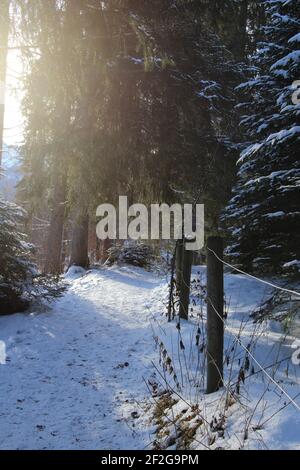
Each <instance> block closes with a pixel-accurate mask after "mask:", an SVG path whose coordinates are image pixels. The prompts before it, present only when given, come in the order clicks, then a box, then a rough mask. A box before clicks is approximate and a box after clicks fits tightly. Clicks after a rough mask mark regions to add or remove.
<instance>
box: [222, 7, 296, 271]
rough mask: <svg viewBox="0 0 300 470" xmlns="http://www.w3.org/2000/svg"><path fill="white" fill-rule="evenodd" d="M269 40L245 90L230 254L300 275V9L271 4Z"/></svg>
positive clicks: (250, 264) (255, 266)
mask: <svg viewBox="0 0 300 470" xmlns="http://www.w3.org/2000/svg"><path fill="white" fill-rule="evenodd" d="M265 6H266V14H267V23H266V25H265V26H264V27H263V30H262V33H263V41H262V42H261V43H260V44H259V46H258V51H257V53H256V54H255V55H254V56H253V68H254V70H255V74H254V75H253V77H252V79H250V80H249V81H248V82H246V83H243V84H242V85H241V86H240V87H239V90H240V91H241V93H242V96H243V98H244V101H243V103H242V104H241V105H240V108H241V109H242V110H243V118H242V122H241V125H242V128H243V129H244V131H245V134H246V137H247V139H248V145H247V146H246V148H245V150H244V151H243V152H242V154H241V157H240V159H239V162H238V182H237V185H236V187H235V190H234V196H233V198H232V200H231V202H230V204H229V206H228V208H227V211H226V214H225V220H226V224H227V225H228V226H229V231H230V233H231V236H232V239H231V245H230V247H229V249H228V253H229V254H230V256H231V258H232V259H233V260H235V262H238V263H240V264H241V265H242V266H244V267H245V268H246V269H247V270H249V271H257V272H292V271H295V272H297V271H298V270H299V267H300V253H299V245H300V230H299V229H300V212H299V196H300V185H299V182H300V180H299V178H300V170H299V143H300V126H299V113H300V105H299V100H298V103H297V102H293V99H292V96H293V93H294V91H295V90H294V85H293V84H294V83H295V81H296V80H297V79H299V65H300V47H299V42H300V35H299V31H300V3H299V1H298V0H288V1H283V0H269V1H266V2H265Z"/></svg>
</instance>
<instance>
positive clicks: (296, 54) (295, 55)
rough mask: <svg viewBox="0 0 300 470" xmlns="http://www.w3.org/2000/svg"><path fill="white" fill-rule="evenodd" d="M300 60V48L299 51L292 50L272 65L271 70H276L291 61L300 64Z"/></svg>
mask: <svg viewBox="0 0 300 470" xmlns="http://www.w3.org/2000/svg"><path fill="white" fill-rule="evenodd" d="M299 61H300V50H299V51H292V52H290V53H289V54H287V55H286V56H285V57H282V58H281V59H279V60H277V62H275V64H273V65H272V67H271V70H274V69H276V68H279V67H286V66H287V65H288V64H289V63H290V62H294V63H295V64H298V63H299Z"/></svg>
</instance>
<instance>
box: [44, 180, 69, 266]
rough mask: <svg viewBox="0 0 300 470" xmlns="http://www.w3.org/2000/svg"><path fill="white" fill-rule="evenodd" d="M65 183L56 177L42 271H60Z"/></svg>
mask: <svg viewBox="0 0 300 470" xmlns="http://www.w3.org/2000/svg"><path fill="white" fill-rule="evenodd" d="M65 197H66V184H65V181H64V179H62V178H58V179H57V181H56V184H55V188H54V198H53V207H52V211H51V219H50V227H49V235H48V241H47V252H46V261H45V267H44V271H45V272H46V273H50V274H60V273H61V271H62V241H63V230H64V219H65Z"/></svg>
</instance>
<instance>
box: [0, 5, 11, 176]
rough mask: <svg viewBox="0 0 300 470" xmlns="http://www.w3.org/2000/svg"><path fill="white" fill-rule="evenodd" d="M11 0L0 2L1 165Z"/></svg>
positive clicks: (0, 159)
mask: <svg viewBox="0 0 300 470" xmlns="http://www.w3.org/2000/svg"><path fill="white" fill-rule="evenodd" d="M9 4H10V1H9V0H1V3H0V167H1V162H2V153H3V146H4V145H3V131H4V108H5V106H4V98H5V97H4V86H5V81H6V63H7V53H8V33H9V23H10V20H9Z"/></svg>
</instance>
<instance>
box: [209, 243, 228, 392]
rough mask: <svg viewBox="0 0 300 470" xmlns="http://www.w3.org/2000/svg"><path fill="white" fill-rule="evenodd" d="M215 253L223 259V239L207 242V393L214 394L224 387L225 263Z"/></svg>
mask: <svg viewBox="0 0 300 470" xmlns="http://www.w3.org/2000/svg"><path fill="white" fill-rule="evenodd" d="M211 250H212V251H211ZM213 252H214V253H215V254H216V255H217V256H218V257H219V258H220V259H223V240H222V238H221V237H209V238H208V241H207V393H214V392H216V391H217V390H219V388H220V387H222V386H223V349H224V322H223V318H224V279H223V263H222V262H221V261H219V260H218V259H217V257H216V256H215V254H214V253H213Z"/></svg>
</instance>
